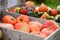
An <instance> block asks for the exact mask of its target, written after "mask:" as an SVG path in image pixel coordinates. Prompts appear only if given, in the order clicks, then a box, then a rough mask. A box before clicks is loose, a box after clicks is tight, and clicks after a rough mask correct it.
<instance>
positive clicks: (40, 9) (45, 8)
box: [39, 3, 48, 12]
mask: <svg viewBox="0 0 60 40" xmlns="http://www.w3.org/2000/svg"><path fill="white" fill-rule="evenodd" d="M47 11H48V8H47V6H46V5H45V4H44V3H42V4H41V5H40V7H39V12H47Z"/></svg>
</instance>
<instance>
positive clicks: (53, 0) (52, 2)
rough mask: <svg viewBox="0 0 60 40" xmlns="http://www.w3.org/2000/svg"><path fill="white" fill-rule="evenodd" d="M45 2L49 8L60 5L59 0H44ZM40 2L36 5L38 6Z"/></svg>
mask: <svg viewBox="0 0 60 40" xmlns="http://www.w3.org/2000/svg"><path fill="white" fill-rule="evenodd" d="M45 4H46V5H47V6H49V7H51V8H56V7H57V6H58V5H60V0H46V1H45ZM39 5H40V3H36V6H39Z"/></svg>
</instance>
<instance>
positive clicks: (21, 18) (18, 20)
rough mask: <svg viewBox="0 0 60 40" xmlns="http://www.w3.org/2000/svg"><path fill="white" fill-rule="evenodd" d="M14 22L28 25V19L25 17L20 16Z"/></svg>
mask: <svg viewBox="0 0 60 40" xmlns="http://www.w3.org/2000/svg"><path fill="white" fill-rule="evenodd" d="M16 20H17V23H20V22H26V23H29V21H30V19H29V17H28V16H26V15H20V16H18V17H17V18H16Z"/></svg>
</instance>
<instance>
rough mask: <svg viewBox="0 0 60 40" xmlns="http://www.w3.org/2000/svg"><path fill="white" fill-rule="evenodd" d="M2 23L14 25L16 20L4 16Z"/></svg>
mask: <svg viewBox="0 0 60 40" xmlns="http://www.w3.org/2000/svg"><path fill="white" fill-rule="evenodd" d="M2 22H3V23H10V24H13V25H15V24H16V19H15V18H14V17H13V16H10V15H6V16H4V17H3V18H2Z"/></svg>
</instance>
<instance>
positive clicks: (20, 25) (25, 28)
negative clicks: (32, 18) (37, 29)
mask: <svg viewBox="0 0 60 40" xmlns="http://www.w3.org/2000/svg"><path fill="white" fill-rule="evenodd" d="M15 29H16V30H20V31H24V32H30V31H29V27H28V25H27V23H25V22H24V23H23V22H21V23H17V24H16V25H15Z"/></svg>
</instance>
